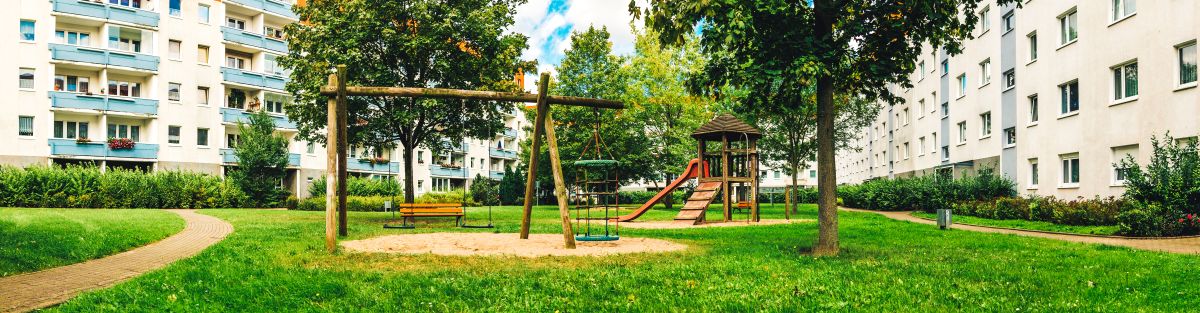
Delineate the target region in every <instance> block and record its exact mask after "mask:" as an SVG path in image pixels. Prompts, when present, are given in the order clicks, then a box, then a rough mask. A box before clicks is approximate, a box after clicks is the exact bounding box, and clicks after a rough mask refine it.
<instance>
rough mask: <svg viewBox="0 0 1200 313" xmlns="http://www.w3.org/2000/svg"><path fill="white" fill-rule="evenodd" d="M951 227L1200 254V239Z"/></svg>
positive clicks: (906, 216) (906, 217) (905, 217)
mask: <svg viewBox="0 0 1200 313" xmlns="http://www.w3.org/2000/svg"><path fill="white" fill-rule="evenodd" d="M839 209H841V210H842V211H850V212H864V213H875V214H879V215H883V216H886V217H888V218H891V219H894V220H901V221H907V222H913V223H921V224H928V225H937V222H936V221H931V220H927V219H923V218H919V217H916V216H913V215H912V211H900V212H884V211H870V210H860V209H849V208H839ZM950 228H953V229H961V230H969V231H977V232H985V233H998V234H1011V235H1020V236H1029V237H1040V238H1049V239H1055V240H1062V241H1070V242H1081V243H1093V244H1105V245H1112V246H1123V247H1130V248H1134V249H1142V250H1153V251H1163V252H1171V253H1186V254H1200V238H1164V239H1131V238H1119V237H1095V236H1085V235H1071V234H1058V233H1045V232H1036V231H1025V230H1018V229H1008V228H993V227H984V226H974V225H963V224H952V225H951V226H950Z"/></svg>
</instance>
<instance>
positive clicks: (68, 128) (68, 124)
mask: <svg viewBox="0 0 1200 313" xmlns="http://www.w3.org/2000/svg"><path fill="white" fill-rule="evenodd" d="M89 124H91V123H90V122H87V121H72V120H56V121H54V124H53V126H54V131H52V132H51V134H50V135H51V138H54V139H90V135H91V125H89Z"/></svg>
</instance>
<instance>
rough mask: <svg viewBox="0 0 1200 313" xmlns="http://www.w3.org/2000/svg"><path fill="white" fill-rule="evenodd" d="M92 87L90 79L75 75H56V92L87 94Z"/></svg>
mask: <svg viewBox="0 0 1200 313" xmlns="http://www.w3.org/2000/svg"><path fill="white" fill-rule="evenodd" d="M90 86H91V85H90V84H89V78H87V77H79V76H73V75H55V76H54V90H55V91H69V92H80V93H87V92H88V89H89V87H90Z"/></svg>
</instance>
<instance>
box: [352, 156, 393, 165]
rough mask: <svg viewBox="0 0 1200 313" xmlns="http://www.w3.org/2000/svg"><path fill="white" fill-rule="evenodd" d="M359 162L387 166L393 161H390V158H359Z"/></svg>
mask: <svg viewBox="0 0 1200 313" xmlns="http://www.w3.org/2000/svg"><path fill="white" fill-rule="evenodd" d="M358 161H359V162H362V163H371V164H385V163H388V162H389V161H391V160H388V158H385V157H367V158H359V159H358Z"/></svg>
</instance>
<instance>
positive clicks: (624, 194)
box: [617, 190, 691, 206]
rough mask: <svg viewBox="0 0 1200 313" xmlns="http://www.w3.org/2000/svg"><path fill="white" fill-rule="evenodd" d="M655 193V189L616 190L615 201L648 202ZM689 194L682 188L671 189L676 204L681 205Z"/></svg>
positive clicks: (626, 202)
mask: <svg viewBox="0 0 1200 313" xmlns="http://www.w3.org/2000/svg"><path fill="white" fill-rule="evenodd" d="M657 194H658V192H657V191H619V192H617V201H618V202H620V203H621V204H643V203H646V202H649V201H650V199H651V198H654V196H655V195H657ZM689 194H691V193H690V192H687V191H683V190H675V191H672V192H671V200H672V201H673V202H672V203H674V204H675V205H676V206H682V205H683V202H684V199H686V196H687V195H689Z"/></svg>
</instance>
